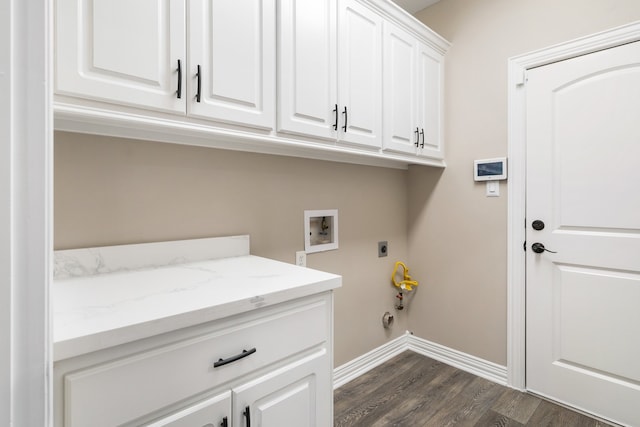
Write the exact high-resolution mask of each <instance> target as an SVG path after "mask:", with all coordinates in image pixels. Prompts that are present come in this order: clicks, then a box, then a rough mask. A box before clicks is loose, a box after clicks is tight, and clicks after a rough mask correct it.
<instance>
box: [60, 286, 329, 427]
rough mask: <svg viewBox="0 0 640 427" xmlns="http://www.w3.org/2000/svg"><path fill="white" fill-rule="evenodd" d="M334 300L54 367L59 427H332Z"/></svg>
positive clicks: (256, 314)
mask: <svg viewBox="0 0 640 427" xmlns="http://www.w3.org/2000/svg"><path fill="white" fill-rule="evenodd" d="M331 317H332V294H331V292H324V293H322V294H318V295H314V296H311V297H305V298H301V299H298V300H294V301H290V302H286V303H282V304H277V305H274V306H272V307H263V308H259V309H256V310H253V311H250V312H248V313H244V314H240V315H235V316H232V317H229V318H228V319H223V320H217V321H214V322H209V323H205V324H202V325H197V326H193V327H190V328H186V329H182V330H178V331H174V332H170V333H168V334H163V335H160V336H153V337H149V338H146V339H144V340H140V341H134V342H131V343H128V344H124V345H120V346H118V347H114V348H107V349H105V350H100V351H97V352H93V353H89V354H86V355H81V356H77V357H74V358H71V359H66V360H60V361H58V362H56V363H55V365H54V376H55V380H54V387H55V390H54V419H55V423H54V425H55V426H56V427H63V426H64V427H108V426H140V425H144V426H154V427H160V426H172V427H175V426H185V427H186V426H189V427H194V426H195V427H200V426H207V427H210V426H215V427H218V426H224V425H225V424H224V423H227V424H226V425H227V426H234V427H239V426H242V427H245V426H246V427H249V426H251V425H253V426H263V427H269V426H283V425H292V426H293V425H295V426H297V427H300V426H318V427H321V426H330V425H331V422H332V412H333V411H332V408H333V397H332V393H333V388H332V347H331V343H332V339H331V334H332V329H331V325H332V320H331Z"/></svg>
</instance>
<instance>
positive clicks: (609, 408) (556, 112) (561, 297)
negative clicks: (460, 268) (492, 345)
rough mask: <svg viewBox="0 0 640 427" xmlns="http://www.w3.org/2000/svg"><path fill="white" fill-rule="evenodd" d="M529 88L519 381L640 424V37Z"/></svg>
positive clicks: (539, 77)
mask: <svg viewBox="0 0 640 427" xmlns="http://www.w3.org/2000/svg"><path fill="white" fill-rule="evenodd" d="M526 92H527V198H526V205H527V208H526V209H527V255H526V257H527V269H526V270H527V322H526V324H527V346H526V348H527V354H526V357H527V359H526V360H527V368H526V369H527V374H526V381H527V388H528V389H529V390H531V391H533V392H536V393H539V394H541V395H545V396H549V397H551V398H552V399H554V400H557V401H560V402H565V403H567V404H569V405H572V406H574V407H577V408H581V409H583V410H585V411H588V412H591V413H594V414H597V415H599V416H602V417H606V418H609V419H611V420H614V421H616V422H618V423H621V424H626V425H631V426H640V190H639V185H640V162H639V160H640V42H637V43H632V44H627V45H623V46H620V47H616V48H612V49H608V50H603V51H599V52H596V53H592V54H589V55H585V56H580V57H577V58H574V59H570V60H566V61H562V62H558V63H555V64H551V65H547V66H543V67H540V68H537V69H533V70H531V71H530V72H529V74H528V82H527V86H526ZM535 220H539V221H542V222H544V228H543V229H541V230H536V229H534V227H533V221H535ZM541 225H542V224H538V227H537V228H540V226H541ZM534 243H541V244H543V245H544V246H545V248H546V249H547V250H549V251H553V252H547V251H544V252H542V253H535V252H534V251H533V250H532V249H533V248H532V244H534ZM539 250H541V248H539Z"/></svg>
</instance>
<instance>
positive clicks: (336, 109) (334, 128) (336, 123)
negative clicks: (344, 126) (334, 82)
mask: <svg viewBox="0 0 640 427" xmlns="http://www.w3.org/2000/svg"><path fill="white" fill-rule="evenodd" d="M333 112H334V113H335V115H336V122H335V123H334V124H333V130H338V104H336V108H334V109H333Z"/></svg>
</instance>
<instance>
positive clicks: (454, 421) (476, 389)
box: [429, 377, 503, 427]
mask: <svg viewBox="0 0 640 427" xmlns="http://www.w3.org/2000/svg"><path fill="white" fill-rule="evenodd" d="M502 392H503V389H502V388H501V386H500V385H498V384H495V383H492V382H491V381H488V380H485V379H484V378H479V377H476V378H475V379H474V380H473V381H472V382H471V383H470V384H469V385H468V386H467V387H465V388H464V390H462V391H461V392H460V393H458V395H456V396H455V397H454V398H453V399H451V400H450V401H449V402H448V403H447V405H446V406H445V407H444V408H442V409H440V410H439V411H438V412H437V413H436V414H435V415H434V416H433V417H432V418H431V419H430V420H429V422H430V423H432V424H431V425H434V426H442V427H444V426H453V425H455V426H475V424H476V423H477V422H478V421H479V420H480V418H482V416H483V415H484V413H485V412H486V411H488V410H489V408H491V406H492V405H493V404H494V402H495V401H496V400H497V399H498V398H499V397H500V394H501V393H502Z"/></svg>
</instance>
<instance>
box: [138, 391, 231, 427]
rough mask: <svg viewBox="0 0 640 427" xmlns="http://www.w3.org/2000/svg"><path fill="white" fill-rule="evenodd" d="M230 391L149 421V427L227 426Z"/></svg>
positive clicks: (229, 412) (228, 423) (228, 424)
mask: <svg viewBox="0 0 640 427" xmlns="http://www.w3.org/2000/svg"><path fill="white" fill-rule="evenodd" d="M229 414H231V391H227V392H224V393H222V394H219V395H217V396H215V397H212V398H210V399H207V400H204V401H202V402H200V403H197V404H195V405H192V406H189V407H188V408H186V409H183V410H182V411H180V412H177V413H175V414H172V415H169V416H168V417H165V418H162V419H161V420H159V421H156V422H154V423H151V424H150V425H149V427H199V426H203V427H205V426H210V425H213V426H216V427H217V426H220V427H229V426H231V424H230V422H229Z"/></svg>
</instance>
